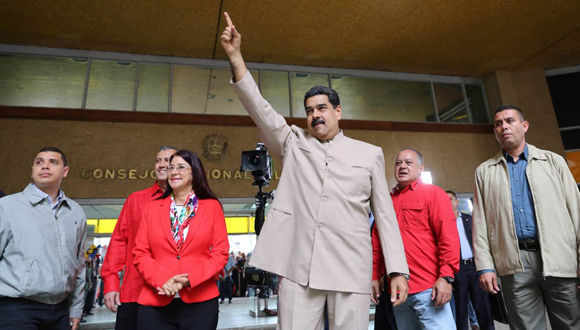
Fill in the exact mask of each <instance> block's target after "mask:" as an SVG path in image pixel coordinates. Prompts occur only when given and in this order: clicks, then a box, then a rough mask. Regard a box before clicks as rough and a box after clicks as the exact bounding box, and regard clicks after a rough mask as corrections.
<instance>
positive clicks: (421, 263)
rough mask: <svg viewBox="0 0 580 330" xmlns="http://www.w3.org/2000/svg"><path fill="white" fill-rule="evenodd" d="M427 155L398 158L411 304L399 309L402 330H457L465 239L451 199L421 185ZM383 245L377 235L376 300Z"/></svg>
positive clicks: (408, 152) (397, 198)
mask: <svg viewBox="0 0 580 330" xmlns="http://www.w3.org/2000/svg"><path fill="white" fill-rule="evenodd" d="M422 171H423V156H422V155H421V153H420V152H419V151H417V150H415V149H412V148H405V149H403V150H401V151H400V152H399V154H398V155H397V160H396V162H395V178H396V179H397V182H398V184H397V186H396V187H395V188H394V189H393V192H392V193H391V198H392V200H393V206H394V208H395V213H396V214H397V220H398V222H399V230H400V231H401V237H402V238H403V245H404V246H405V255H406V257H407V263H408V265H409V271H410V273H411V274H410V275H411V278H410V281H409V295H408V297H407V301H406V302H404V303H403V304H401V305H399V306H395V307H394V314H395V319H396V321H397V327H398V328H399V329H455V321H454V319H453V314H452V311H451V307H450V304H449V300H450V299H451V296H452V294H453V291H452V290H453V289H452V283H453V280H454V274H455V273H457V271H458V270H459V235H458V233H457V225H456V223H455V215H454V214H453V209H452V207H451V202H450V201H449V197H447V194H445V191H443V189H441V188H439V187H437V186H435V185H431V184H426V183H423V182H421V172H422ZM380 251H381V250H380V241H379V237H378V235H377V233H376V231H373V298H375V300H376V298H377V297H378V295H379V294H380V290H379V278H380V277H381V276H382V275H383V274H384V273H385V269H384V260H382V258H383V257H382V253H381V252H380Z"/></svg>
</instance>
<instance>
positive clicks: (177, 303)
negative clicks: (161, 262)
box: [137, 297, 219, 330]
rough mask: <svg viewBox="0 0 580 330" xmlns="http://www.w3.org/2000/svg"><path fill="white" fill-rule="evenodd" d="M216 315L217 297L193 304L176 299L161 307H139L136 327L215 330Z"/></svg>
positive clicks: (217, 311)
mask: <svg viewBox="0 0 580 330" xmlns="http://www.w3.org/2000/svg"><path fill="white" fill-rule="evenodd" d="M218 313H219V304H218V299H217V297H216V298H214V299H210V300H207V301H202V302H198V303H193V304H186V303H184V302H183V301H182V300H181V299H179V298H177V299H173V301H172V302H171V303H170V304H169V305H167V306H162V307H153V306H143V305H139V312H138V317H137V318H138V324H137V325H138V328H139V330H159V329H175V330H177V329H179V330H189V329H192V330H193V329H195V330H215V329H216V328H217V324H218Z"/></svg>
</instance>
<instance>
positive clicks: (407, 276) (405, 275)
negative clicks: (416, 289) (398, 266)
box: [389, 272, 409, 281]
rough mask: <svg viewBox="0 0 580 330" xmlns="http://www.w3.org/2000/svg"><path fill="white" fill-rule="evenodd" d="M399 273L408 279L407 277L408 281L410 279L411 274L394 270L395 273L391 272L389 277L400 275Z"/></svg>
mask: <svg viewBox="0 0 580 330" xmlns="http://www.w3.org/2000/svg"><path fill="white" fill-rule="evenodd" d="M399 275H401V276H403V277H404V278H406V279H407V281H408V280H409V275H407V274H405V273H397V272H394V273H390V274H389V277H390V278H393V277H394V276H399Z"/></svg>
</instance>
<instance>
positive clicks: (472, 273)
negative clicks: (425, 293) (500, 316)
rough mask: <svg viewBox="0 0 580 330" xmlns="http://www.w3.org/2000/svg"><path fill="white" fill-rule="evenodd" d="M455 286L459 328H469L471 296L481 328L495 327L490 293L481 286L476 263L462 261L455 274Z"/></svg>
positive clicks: (485, 329)
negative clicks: (469, 300) (469, 302)
mask: <svg viewBox="0 0 580 330" xmlns="http://www.w3.org/2000/svg"><path fill="white" fill-rule="evenodd" d="M453 286H454V291H453V294H454V295H455V311H456V318H455V321H456V324H457V329H458V330H466V329H467V318H468V315H467V314H468V302H467V299H468V298H471V303H472V304H473V309H475V315H476V316H477V322H478V323H479V328H480V329H481V330H488V329H495V326H494V324H493V319H492V316H491V308H490V305H489V294H488V293H487V292H485V291H483V289H481V287H480V286H479V279H478V276H477V272H476V270H475V264H474V263H470V264H464V263H461V267H460V268H459V272H458V273H457V274H456V275H455V282H454V284H453Z"/></svg>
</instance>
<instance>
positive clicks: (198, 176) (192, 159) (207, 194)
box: [157, 149, 219, 201]
mask: <svg viewBox="0 0 580 330" xmlns="http://www.w3.org/2000/svg"><path fill="white" fill-rule="evenodd" d="M175 156H179V157H181V158H183V160H185V162H186V163H188V164H189V165H190V166H191V175H192V176H193V180H192V182H191V186H192V188H193V191H195V195H196V196H197V198H199V199H215V200H217V201H219V200H218V198H217V196H216V194H214V192H213V191H211V189H210V188H209V184H208V183H207V177H206V176H205V169H204V168H203V164H202V163H201V159H199V157H197V155H196V154H195V153H193V152H191V151H189V150H185V149H181V150H178V151H177V152H175V153H174V154H173V155H172V156H171V157H170V158H169V162H171V161H172V160H173V158H174V157H175ZM169 174H170V173H167V180H168V181H169ZM172 192H173V189H172V188H171V186H170V185H169V182H167V188H166V189H165V192H164V193H163V195H161V196H159V198H157V199H164V198H167V197H168V196H169V195H171V193H172Z"/></svg>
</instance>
